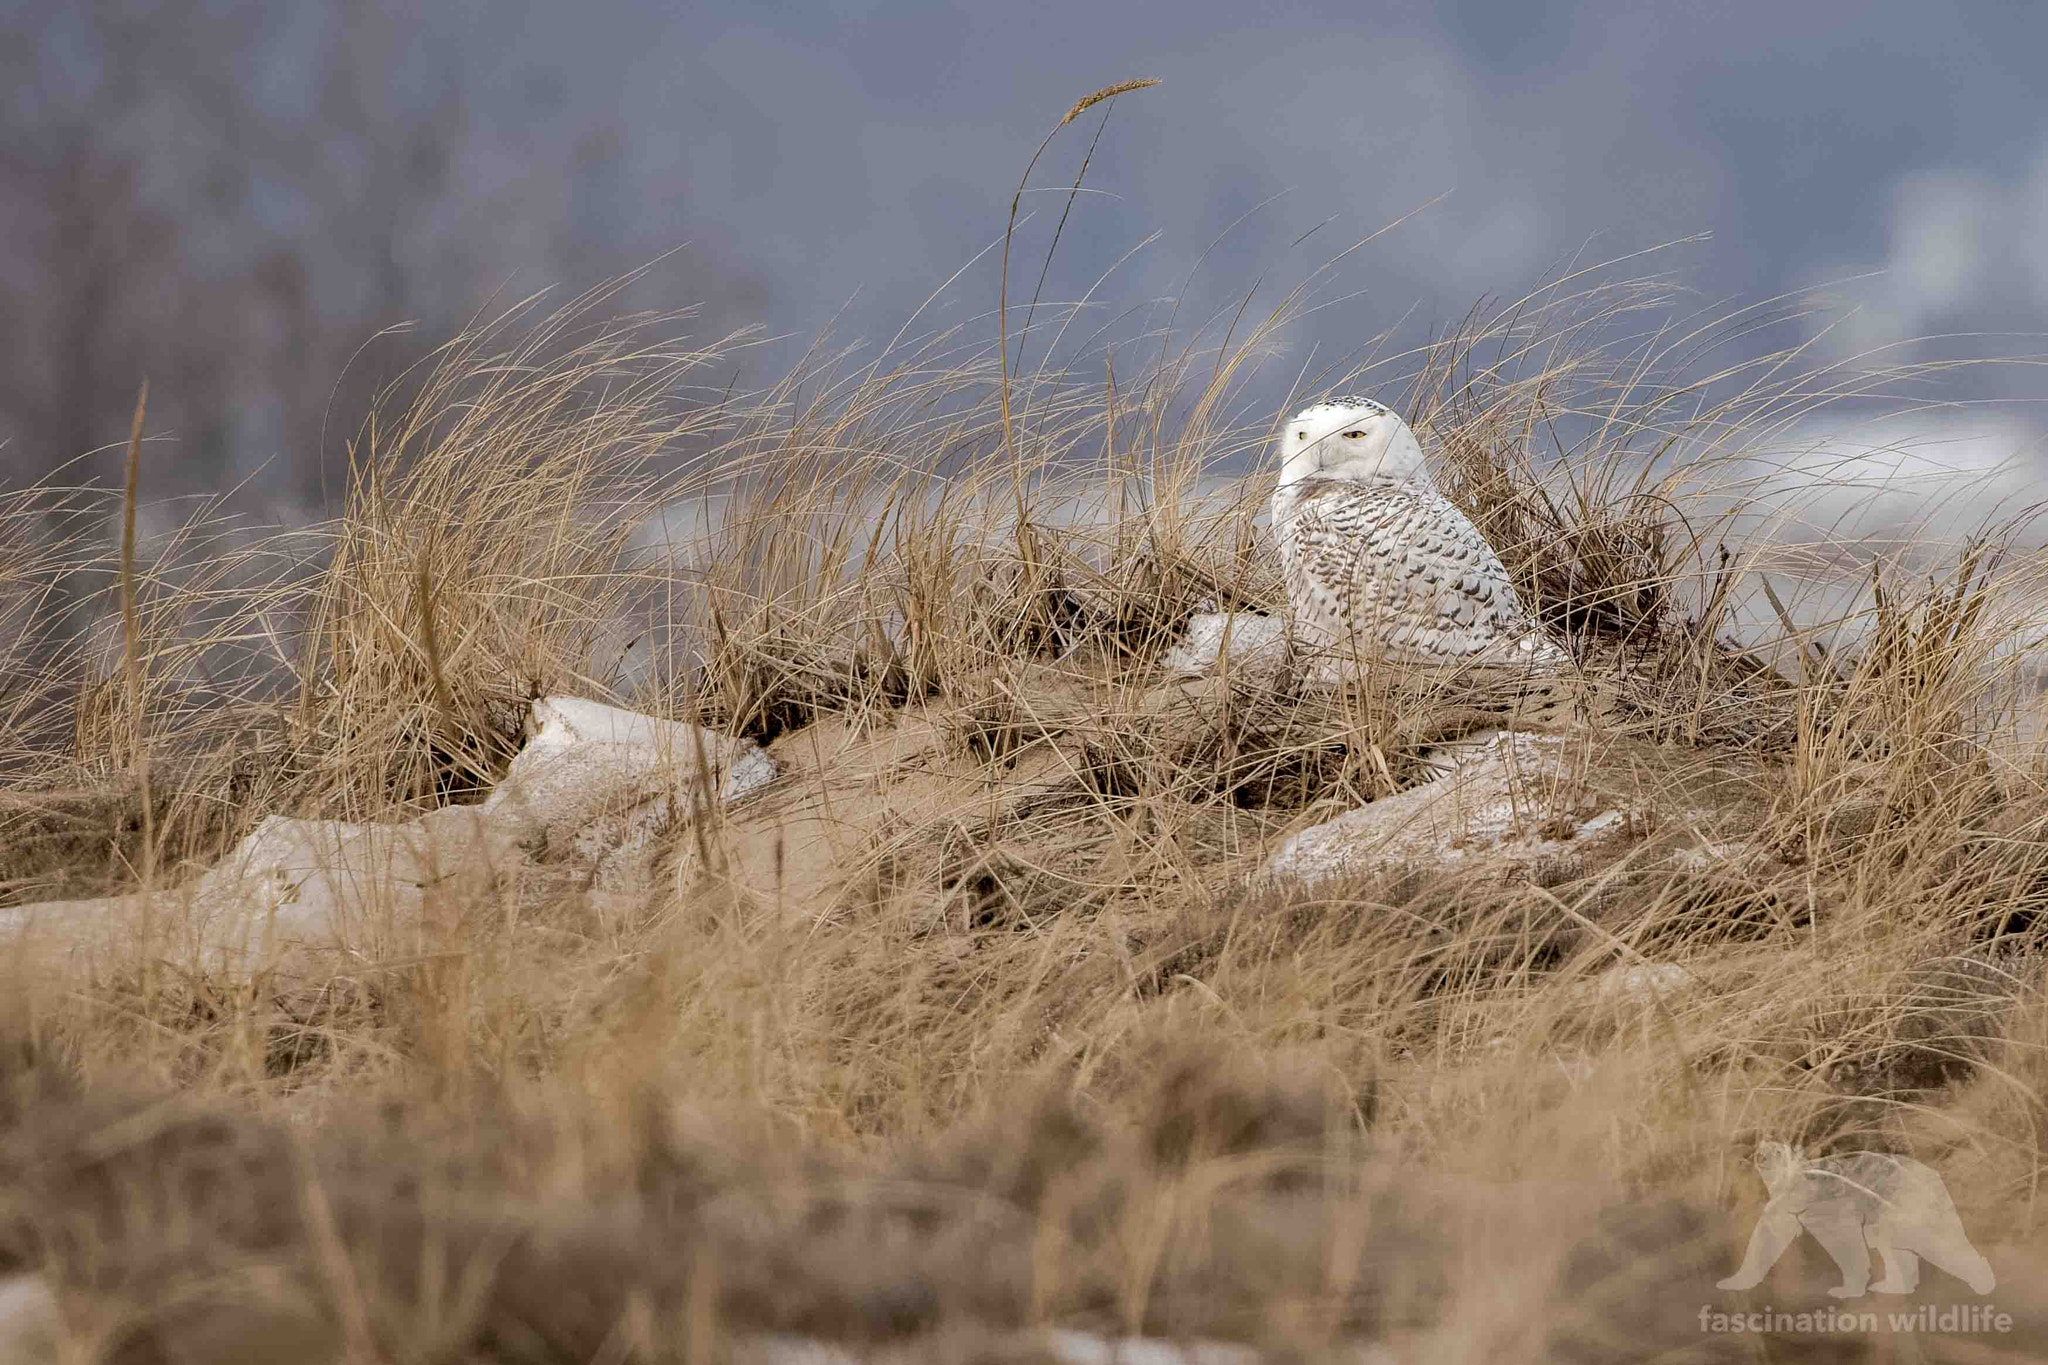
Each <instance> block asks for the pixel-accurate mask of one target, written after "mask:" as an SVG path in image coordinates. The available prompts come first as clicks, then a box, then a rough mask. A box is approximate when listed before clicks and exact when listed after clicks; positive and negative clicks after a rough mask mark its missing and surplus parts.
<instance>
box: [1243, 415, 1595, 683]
mask: <svg viewBox="0 0 2048 1365" xmlns="http://www.w3.org/2000/svg"><path fill="white" fill-rule="evenodd" d="M1280 443H1281V453H1282V457H1283V458H1282V463H1281V466H1280V484H1279V487H1278V488H1276V489H1275V490H1274V491H1273V534H1274V536H1275V538H1276V539H1277V540H1278V541H1279V542H1280V558H1281V563H1282V566H1283V567H1284V568H1285V570H1286V577H1287V595H1288V598H1289V599H1290V601H1291V604H1292V606H1293V611H1294V625H1295V633H1296V637H1297V638H1298V639H1300V640H1301V641H1302V643H1304V644H1306V645H1309V646H1311V647H1313V648H1317V649H1320V650H1323V651H1326V652H1334V653H1337V654H1341V655H1351V654H1354V653H1356V654H1358V655H1361V656H1364V657H1368V658H1384V659H1386V660H1388V661H1389V662H1393V663H1398V664H1409V665H1412V664H1438V665H1453V664H1454V665H1465V666H1468V667H1480V668H1486V669H1489V670H1494V669H1499V668H1502V667H1505V666H1515V667H1518V668H1520V669H1524V670H1528V671H1530V672H1533V673H1536V674H1539V675H1542V674H1561V673H1564V672H1567V671H1569V670H1570V669H1571V666H1572V656H1571V654H1570V653H1569V651H1567V650H1566V649H1565V648H1564V646H1563V645H1562V644H1560V643H1559V642H1558V641H1557V640H1555V639H1554V638H1552V637H1551V636H1550V635H1549V634H1548V633H1547V632H1546V631H1545V630H1544V629H1543V627H1542V626H1541V625H1539V624H1538V623H1537V622H1536V620H1535V619H1534V618H1533V617H1531V616H1530V615H1529V613H1528V611H1527V610H1525V609H1524V608H1523V606H1522V602H1521V599H1520V598H1519V597H1517V596H1516V595H1515V586H1514V583H1513V582H1512V581H1511V580H1510V579H1509V577H1508V571H1507V568H1506V566H1504V565H1503V564H1502V563H1501V562H1500V556H1499V555H1498V554H1496V553H1495V552H1494V548H1493V546H1491V545H1489V544H1487V542H1486V537H1485V536H1483V535H1481V534H1480V533H1479V528H1478V527H1477V526H1474V525H1473V524H1472V521H1471V518H1469V517H1467V516H1466V515H1465V514H1464V513H1463V512H1461V511H1459V510H1458V509H1457V507H1456V506H1455V505H1453V504H1452V503H1451V501H1450V499H1448V498H1446V497H1445V496H1444V495H1443V494H1442V493H1440V492H1438V491H1437V487H1436V484H1435V482H1434V481H1433V480H1432V479H1431V478H1430V475H1429V471H1428V470H1427V469H1426V468H1425V467H1424V465H1423V461H1422V446H1421V445H1420V444H1419V443H1418V442H1417V441H1416V439H1415V433H1414V432H1413V431H1411V430H1409V428H1408V424H1407V423H1406V422H1404V421H1402V420H1401V418H1400V417H1399V416H1398V415H1396V414H1395V413H1394V411H1393V410H1392V409H1390V408H1388V407H1386V406H1384V405H1383V404H1380V403H1375V402H1373V401H1372V400H1371V399H1369V398H1351V397H1340V398H1333V399H1331V400H1330V401H1328V402H1325V403H1317V404H1315V405H1314V406H1313V407H1307V408H1303V409H1302V410H1301V411H1300V412H1298V413H1296V414H1295V415H1294V418H1293V419H1292V420H1291V421H1289V422H1288V423H1287V425H1286V427H1285V428H1284V429H1283V430H1282V431H1281V433H1280Z"/></svg>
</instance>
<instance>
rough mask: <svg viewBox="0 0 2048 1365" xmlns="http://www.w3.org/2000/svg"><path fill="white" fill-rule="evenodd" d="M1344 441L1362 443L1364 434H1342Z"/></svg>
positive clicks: (1350, 432)
mask: <svg viewBox="0 0 2048 1365" xmlns="http://www.w3.org/2000/svg"><path fill="white" fill-rule="evenodd" d="M1344 439H1345V440H1347V441H1362V440H1364V439H1365V433H1364V432H1362V431H1347V432H1345V433H1344Z"/></svg>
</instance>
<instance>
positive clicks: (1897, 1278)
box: [1720, 1142, 1998, 1299]
mask: <svg viewBox="0 0 2048 1365" xmlns="http://www.w3.org/2000/svg"><path fill="white" fill-rule="evenodd" d="M1756 1168H1757V1173H1758V1174H1759V1175H1761V1176H1762V1177H1763V1179H1764V1186H1765V1188H1767V1189H1768V1190H1769V1191H1770V1192H1771V1197H1770V1201H1769V1202H1768V1203H1766V1204H1765V1205H1764V1211H1763V1213H1762V1214H1761V1215H1760V1216H1759V1217H1758V1218H1757V1220H1756V1231H1754V1232H1752V1233H1751V1234H1750V1236H1749V1251H1748V1254H1746V1255H1745V1256H1744V1257H1743V1258H1742V1268H1741V1269H1740V1270H1737V1271H1736V1272H1735V1273H1734V1274H1733V1275H1731V1276H1729V1277H1728V1278H1727V1279H1725V1280H1722V1281H1721V1282H1720V1287H1721V1288H1723V1289H1753V1288H1755V1287H1756V1286H1757V1285H1759V1284H1761V1283H1762V1282H1763V1278H1764V1276H1765V1275H1768V1274H1769V1273H1770V1270H1771V1267H1772V1266H1773V1265H1776V1264H1777V1261H1778V1258H1779V1257H1780V1256H1782V1255H1784V1254H1785V1248H1786V1247H1789V1246H1791V1245H1792V1243H1793V1242H1795V1241H1797V1240H1798V1239H1799V1233H1800V1231H1801V1229H1804V1230H1805V1231H1807V1232H1810V1233H1812V1234H1813V1235H1814V1238H1815V1239H1816V1240H1817V1241H1819V1243H1820V1244H1821V1245H1822V1246H1823V1247H1825V1248H1826V1249H1827V1253H1828V1255H1830V1256H1832V1257H1834V1258H1835V1264H1836V1265H1838V1266H1840V1267H1841V1270H1842V1282H1841V1283H1840V1284H1839V1285H1836V1286H1835V1287H1834V1288H1833V1289H1830V1290H1829V1291H1828V1293H1830V1294H1832V1295H1834V1296H1835V1297H1836V1298H1838V1299H1854V1298H1860V1297H1862V1296H1863V1294H1865V1293H1866V1292H1868V1293H1874V1294H1910V1293H1912V1292H1913V1290H1914V1288H1915V1287H1916V1286H1917V1285H1918V1284H1919V1283H1920V1262H1921V1261H1922V1260H1923V1259H1925V1260H1929V1261H1932V1262H1934V1264H1935V1265H1937V1266H1939V1267H1941V1268H1942V1269H1943V1270H1946V1271H1947V1272H1948V1273H1949V1274H1951V1275H1953V1276H1955V1277H1956V1278H1957V1279H1959V1280H1961V1281H1962V1282H1963V1283H1965V1284H1967V1285H1969V1286H1970V1288H1971V1289H1973V1290H1975V1291H1976V1292H1977V1293H1979V1294H1989V1293H1990V1292H1991V1291H1992V1289H1993V1288H1994V1287H1995V1286H1996V1285H1997V1283H1998V1280H1997V1277H1996V1276H1994V1275H1993V1274H1992V1273H1991V1264H1990V1262H1988V1261H1986V1260H1985V1259H1984V1258H1983V1257H1982V1256H1980V1255H1978V1254H1977V1248H1975V1247H1973V1246H1971V1245H1970V1239H1969V1238H1968V1237H1967V1236H1966V1235H1964V1233H1963V1223H1962V1220H1961V1219H1960V1218H1958V1217H1957V1216H1956V1206H1955V1201H1954V1200H1952V1199H1950V1198H1949V1196H1948V1186H1946V1185H1944V1184H1942V1183H1941V1177H1940V1176H1939V1175H1937V1174H1936V1173H1935V1172H1934V1171H1932V1170H1930V1169H1929V1168H1928V1167H1926V1166H1923V1165H1921V1164H1920V1163H1919V1162H1917V1161H1915V1160H1913V1159H1912V1158H1911V1157H1904V1156H1893V1155H1890V1154H1888V1153H1884V1152H1848V1153H1845V1154H1843V1155H1841V1156H1833V1157H1826V1158H1824V1159H1822V1160H1819V1161H1809V1160H1807V1157H1806V1153H1805V1152H1804V1151H1802V1150H1800V1149H1799V1148H1797V1147H1788V1146H1786V1145H1785V1144H1784V1143H1782V1142H1765V1143H1759V1144H1758V1146H1757V1149H1756ZM1872 1251H1875V1252H1877V1254H1878V1255H1880V1256H1882V1257H1883V1258H1884V1278H1882V1279H1880V1280H1879V1281H1878V1282H1877V1283H1876V1284H1872V1283H1871V1282H1870V1253H1871V1252H1872Z"/></svg>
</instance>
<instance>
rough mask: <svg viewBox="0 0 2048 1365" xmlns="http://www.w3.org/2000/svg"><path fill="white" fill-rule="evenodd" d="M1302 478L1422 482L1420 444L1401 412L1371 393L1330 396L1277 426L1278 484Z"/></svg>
mask: <svg viewBox="0 0 2048 1365" xmlns="http://www.w3.org/2000/svg"><path fill="white" fill-rule="evenodd" d="M1304 479H1335V480H1338V481H1340V482H1343V483H1365V484H1377V485H1380V486H1383V487H1392V486H1398V485H1400V484H1407V483H1427V482H1428V480H1429V474H1428V471H1427V470H1426V469H1425V468H1424V467H1423V463H1422V446H1421V443H1420V442H1418V441H1417V440H1416V439H1415V433H1414V432H1413V431H1410V430H1409V429H1408V424H1407V423H1406V422H1404V421H1402V420H1401V418H1400V416H1399V415H1398V414H1396V413H1395V412H1394V410H1393V409H1392V408H1389V407H1387V406H1385V405H1384V404H1381V403H1375V402H1373V401H1372V399H1370V398H1349V397H1340V398H1332V399H1330V400H1329V401H1328V402H1326V403H1317V404H1315V405H1313V406H1311V407H1306V408H1303V409H1302V410H1301V411H1300V412H1297V413H1295V414H1294V416H1293V418H1292V419H1291V420H1289V421H1288V423H1287V425H1286V426H1285V427H1283V428H1282V429H1281V431H1280V486H1281V487H1282V488H1285V487H1287V486H1288V485H1289V484H1293V483H1300V482H1301V481H1302V480H1304Z"/></svg>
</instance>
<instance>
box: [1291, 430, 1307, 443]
mask: <svg viewBox="0 0 2048 1365" xmlns="http://www.w3.org/2000/svg"><path fill="white" fill-rule="evenodd" d="M1294 439H1295V440H1297V441H1306V440H1307V439H1308V433H1307V432H1305V431H1297V432H1295V433H1294Z"/></svg>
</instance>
